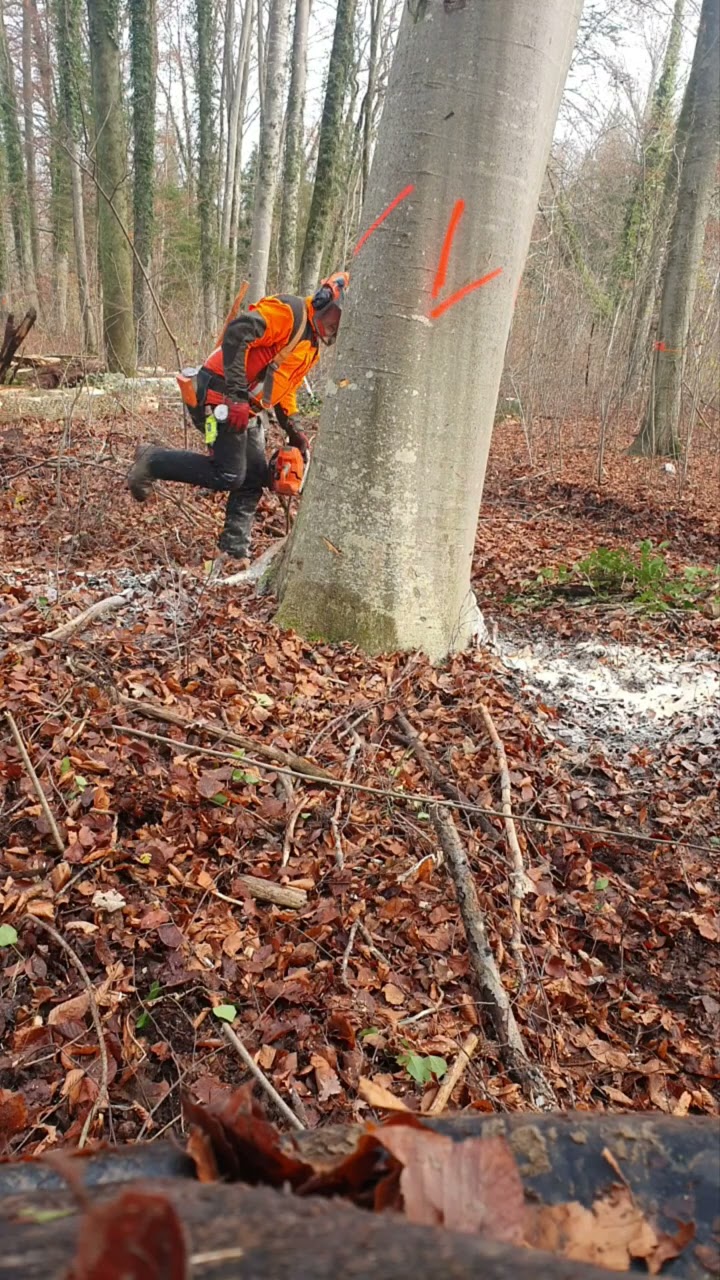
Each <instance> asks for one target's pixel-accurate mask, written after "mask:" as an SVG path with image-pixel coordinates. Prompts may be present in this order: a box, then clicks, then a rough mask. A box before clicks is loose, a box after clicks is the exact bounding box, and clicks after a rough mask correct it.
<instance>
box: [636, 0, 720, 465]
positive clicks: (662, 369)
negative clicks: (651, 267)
mask: <svg viewBox="0 0 720 1280" xmlns="http://www.w3.org/2000/svg"><path fill="white" fill-rule="evenodd" d="M719 49H720V0H703V6H702V10H701V14H700V26H699V28H698V35H697V42H696V45H695V56H694V58H693V64H692V69H691V72H690V78H689V80H688V85H687V89H686V91H685V92H686V94H689V95H690V102H691V104H692V105H691V110H692V118H691V121H690V125H689V131H688V138H687V145H686V147H685V156H684V159H683V164H682V169H681V172H680V186H679V189H678V197H677V204H676V206H675V216H674V218H673V224H672V230H671V232H670V244H669V248H668V256H667V262H666V264H665V271H664V275H663V284H662V297H661V302H660V320H659V325H658V333H657V342H656V345H655V351H654V354H653V360H652V366H651V376H650V391H649V398H648V404H647V409H646V413H645V420H644V422H643V426H642V429H641V430H640V432H639V433H638V435H637V436H636V438H635V440H634V442H633V444H632V447H631V450H630V452H631V453H636V454H653V455H656V456H665V455H672V456H675V455H677V453H678V452H679V447H680V446H679V431H680V416H681V410H682V387H683V375H684V370H685V358H686V352H687V344H688V340H689V337H690V325H691V323H692V316H693V308H694V305H695V295H696V292H697V283H698V275H699V272H700V264H701V261H702V254H703V247H704V243H705V228H706V226H707V220H708V216H709V214H710V208H711V204H712V197H713V190H714V186H715V177H716V169H717V163H718V156H719V155H720V77H719V76H718V51H719Z"/></svg>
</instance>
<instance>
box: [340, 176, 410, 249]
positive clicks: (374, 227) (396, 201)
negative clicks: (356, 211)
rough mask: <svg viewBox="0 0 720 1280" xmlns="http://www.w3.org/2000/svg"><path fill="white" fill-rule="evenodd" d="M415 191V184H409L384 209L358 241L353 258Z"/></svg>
mask: <svg viewBox="0 0 720 1280" xmlns="http://www.w3.org/2000/svg"><path fill="white" fill-rule="evenodd" d="M414 190H415V184H414V183H413V182H411V183H409V184H408V186H407V187H405V188H404V189H403V190H402V191H401V192H400V194H399V195H397V196H396V197H395V199H394V200H391V201H390V204H389V205H388V207H387V209H384V210H383V212H382V213H381V214H380V217H379V218H376V219H375V221H374V222H373V224H372V226H370V227H368V229H367V231H366V232H365V233H364V235H361V237H360V239H359V240H358V242H357V244H356V245H355V248H354V250H353V257H355V256H356V255H357V254H358V253H359V252H360V250H361V249H362V247H363V245H364V244H365V242H366V241H367V240H369V239H370V236H371V235H372V234H373V232H375V231H377V229H378V227H380V226H382V224H383V222H384V221H385V219H386V218H389V217H390V214H391V213H392V212H393V210H394V209H397V207H398V205H399V204H402V202H403V200H407V198H408V196H409V195H411V194H412V192H413V191H414Z"/></svg>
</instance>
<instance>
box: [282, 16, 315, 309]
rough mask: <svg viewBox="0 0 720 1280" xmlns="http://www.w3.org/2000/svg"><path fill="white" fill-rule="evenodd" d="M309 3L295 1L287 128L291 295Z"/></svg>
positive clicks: (285, 271)
mask: <svg viewBox="0 0 720 1280" xmlns="http://www.w3.org/2000/svg"><path fill="white" fill-rule="evenodd" d="M309 23H310V0H295V28H294V33H293V48H292V63H291V66H292V71H291V76H290V92H289V94H288V108H287V121H286V126H285V166H284V171H283V184H282V209H281V213H280V240H279V245H278V281H279V286H280V288H281V289H283V290H286V291H287V292H289V293H292V292H293V291H294V289H295V287H296V284H297V234H298V201H299V198H300V177H301V174H302V162H303V152H304V148H303V141H304V121H305V83H306V80H307V46H308V26H309Z"/></svg>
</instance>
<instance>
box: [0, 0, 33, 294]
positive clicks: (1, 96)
mask: <svg viewBox="0 0 720 1280" xmlns="http://www.w3.org/2000/svg"><path fill="white" fill-rule="evenodd" d="M0 123H1V124H2V134H3V138H4V141H5V181H6V185H7V193H8V197H9V205H10V220H11V223H12V231H13V240H14V242H15V256H16V259H17V268H18V274H19V277H20V287H21V289H22V292H23V294H24V295H25V297H26V298H27V301H28V304H29V305H30V306H31V307H33V308H34V309H35V310H36V311H37V310H38V307H39V303H38V292H37V282H36V278H35V267H34V259H33V247H32V232H31V219H30V202H29V200H28V188H27V175H26V172H25V160H24V156H23V141H22V136H21V133H20V124H19V118H18V102H17V93H16V90H15V76H14V72H13V66H12V62H11V60H10V52H9V50H8V44H7V36H6V33H5V14H4V12H3V4H2V0H0Z"/></svg>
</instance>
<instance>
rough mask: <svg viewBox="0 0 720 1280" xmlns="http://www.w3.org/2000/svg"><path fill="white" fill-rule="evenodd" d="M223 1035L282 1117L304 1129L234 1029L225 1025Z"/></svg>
mask: <svg viewBox="0 0 720 1280" xmlns="http://www.w3.org/2000/svg"><path fill="white" fill-rule="evenodd" d="M222 1033H223V1035H224V1037H225V1039H226V1040H227V1041H228V1043H229V1044H231V1045H232V1047H233V1049H234V1050H235V1052H236V1053H237V1054H238V1056H239V1057H240V1058H242V1060H243V1062H244V1063H245V1066H246V1067H247V1069H248V1071H250V1072H252V1074H253V1075H254V1077H255V1079H256V1080H257V1082H258V1084H259V1085H260V1087H261V1089H264V1090H265V1093H266V1094H267V1096H268V1098H270V1099H271V1101H272V1102H274V1103H275V1106H276V1107H277V1109H278V1111H280V1112H281V1113H282V1115H284V1117H285V1119H286V1120H287V1122H288V1124H291V1125H292V1126H293V1128H294V1129H304V1128H305V1125H304V1124H303V1122H302V1120H300V1119H299V1117H298V1116H296V1115H295V1112H294V1111H293V1110H292V1108H291V1107H289V1106H288V1104H287V1102H285V1101H284V1099H283V1098H281V1097H280V1094H279V1093H278V1091H277V1089H276V1088H275V1086H274V1085H273V1084H271V1083H270V1081H269V1080H268V1078H267V1076H266V1075H265V1072H264V1071H263V1070H262V1069H261V1068H260V1067H259V1066H258V1064H257V1062H256V1061H255V1059H254V1058H253V1057H252V1055H251V1054H250V1053H248V1051H247V1049H246V1048H245V1045H244V1044H243V1042H242V1040H241V1039H240V1037H239V1036H238V1035H237V1034H236V1033H235V1032H234V1031H233V1029H232V1027H231V1026H229V1025H228V1023H227V1022H225V1023H223V1028H222Z"/></svg>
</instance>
